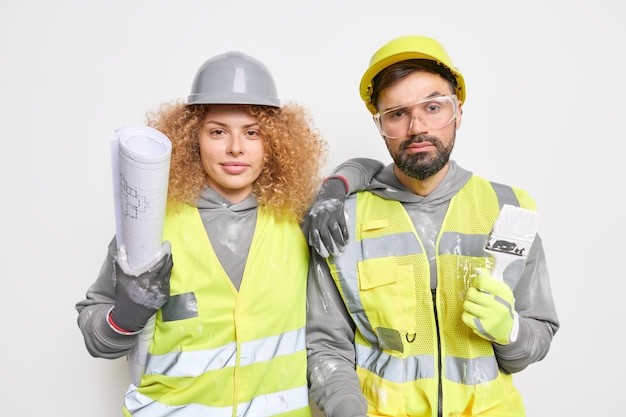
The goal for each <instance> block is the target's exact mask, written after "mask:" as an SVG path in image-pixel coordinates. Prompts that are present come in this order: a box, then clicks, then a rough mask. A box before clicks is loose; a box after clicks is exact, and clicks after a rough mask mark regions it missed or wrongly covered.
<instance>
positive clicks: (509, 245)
mask: <svg viewBox="0 0 626 417" xmlns="http://www.w3.org/2000/svg"><path fill="white" fill-rule="evenodd" d="M539 218H540V215H539V213H538V212H536V211H532V210H528V209H524V208H521V207H516V206H512V205H509V204H505V205H504V206H503V207H502V210H501V211H500V214H499V215H498V218H497V219H496V221H495V223H494V225H493V229H492V230H491V233H490V234H489V237H488V238H487V243H486V245H485V250H486V251H487V252H489V253H490V254H491V255H492V256H493V258H494V266H493V268H492V271H491V273H492V276H493V277H494V278H496V279H502V273H503V272H504V270H505V269H506V267H507V266H509V264H510V263H511V262H513V261H514V260H515V259H520V258H523V259H525V258H526V256H528V251H529V250H530V246H531V245H532V244H533V241H534V240H535V235H536V234H537V231H538V229H539Z"/></svg>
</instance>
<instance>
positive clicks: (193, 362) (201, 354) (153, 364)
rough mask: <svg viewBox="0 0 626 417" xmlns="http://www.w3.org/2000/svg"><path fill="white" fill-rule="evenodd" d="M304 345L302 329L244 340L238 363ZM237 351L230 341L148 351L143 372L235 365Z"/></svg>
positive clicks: (179, 373) (184, 372) (187, 373)
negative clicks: (193, 348)
mask: <svg viewBox="0 0 626 417" xmlns="http://www.w3.org/2000/svg"><path fill="white" fill-rule="evenodd" d="M305 347H306V342H305V332H304V329H296V330H292V331H289V332H285V333H283V334H281V335H278V336H270V337H266V338H264V339H259V340H252V341H250V342H244V343H242V344H241V347H240V360H239V366H248V365H253V364H255V363H259V362H265V361H269V360H271V359H273V358H275V357H278V356H284V355H291V354H294V353H296V352H300V351H302V350H304V349H305ZM236 352H237V344H236V343H235V342H232V343H229V344H227V345H224V346H220V347H219V348H216V349H208V350H198V351H190V352H170V353H166V354H163V355H150V356H149V358H148V363H147V365H146V374H161V375H167V376H176V377H195V376H199V375H201V374H203V373H205V372H206V371H210V370H216V369H221V368H224V367H227V366H235V362H236Z"/></svg>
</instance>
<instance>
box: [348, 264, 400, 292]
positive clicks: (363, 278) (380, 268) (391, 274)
mask: <svg viewBox="0 0 626 417" xmlns="http://www.w3.org/2000/svg"><path fill="white" fill-rule="evenodd" d="M357 269H358V273H359V289H360V290H362V291H363V290H369V289H372V288H376V287H380V286H381V285H387V284H392V283H394V282H396V281H397V276H398V273H397V264H396V259H395V258H394V257H391V256H389V257H386V258H376V259H366V260H364V261H361V262H359V263H358V264H357Z"/></svg>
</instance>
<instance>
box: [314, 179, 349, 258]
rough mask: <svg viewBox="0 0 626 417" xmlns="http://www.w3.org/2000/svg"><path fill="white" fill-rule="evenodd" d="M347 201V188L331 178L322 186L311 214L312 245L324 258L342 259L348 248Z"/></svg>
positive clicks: (339, 181)
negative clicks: (340, 256) (345, 206)
mask: <svg viewBox="0 0 626 417" xmlns="http://www.w3.org/2000/svg"><path fill="white" fill-rule="evenodd" d="M345 201H346V184H345V183H344V182H343V180H341V179H339V178H334V177H330V178H328V179H326V180H325V181H324V182H323V183H322V186H321V187H320V191H319V193H318V194H317V197H316V198H315V201H314V202H313V205H312V206H311V210H309V214H308V217H309V218H308V223H309V245H311V246H312V247H313V248H314V249H315V250H316V251H317V253H319V254H320V256H322V257H323V258H328V256H330V255H333V256H339V255H341V253H342V252H343V251H344V249H345V247H346V245H347V244H348V239H349V233H348V226H347V224H346V213H345V209H344V203H345Z"/></svg>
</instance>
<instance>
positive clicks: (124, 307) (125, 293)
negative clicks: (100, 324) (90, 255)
mask: <svg viewBox="0 0 626 417" xmlns="http://www.w3.org/2000/svg"><path fill="white" fill-rule="evenodd" d="M173 266H174V262H173V261H172V248H171V245H170V242H168V241H165V242H164V243H163V246H162V248H161V252H160V253H159V255H158V256H157V257H156V258H155V260H154V261H153V262H150V263H149V264H148V265H146V266H144V267H142V268H140V269H139V270H132V269H131V268H130V267H129V265H128V260H127V258H126V257H125V256H118V257H117V259H116V260H115V268H114V285H115V305H114V306H113V309H112V310H111V315H110V320H111V321H112V322H113V325H114V327H116V328H118V329H119V330H122V331H125V332H128V333H135V332H138V331H140V330H141V329H142V328H143V327H144V326H145V324H146V322H147V321H148V319H149V318H150V317H152V315H154V314H155V313H156V312H157V310H158V309H160V308H161V307H162V306H163V305H164V304H165V303H166V302H167V300H169V298H170V276H171V274H172V267H173Z"/></svg>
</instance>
